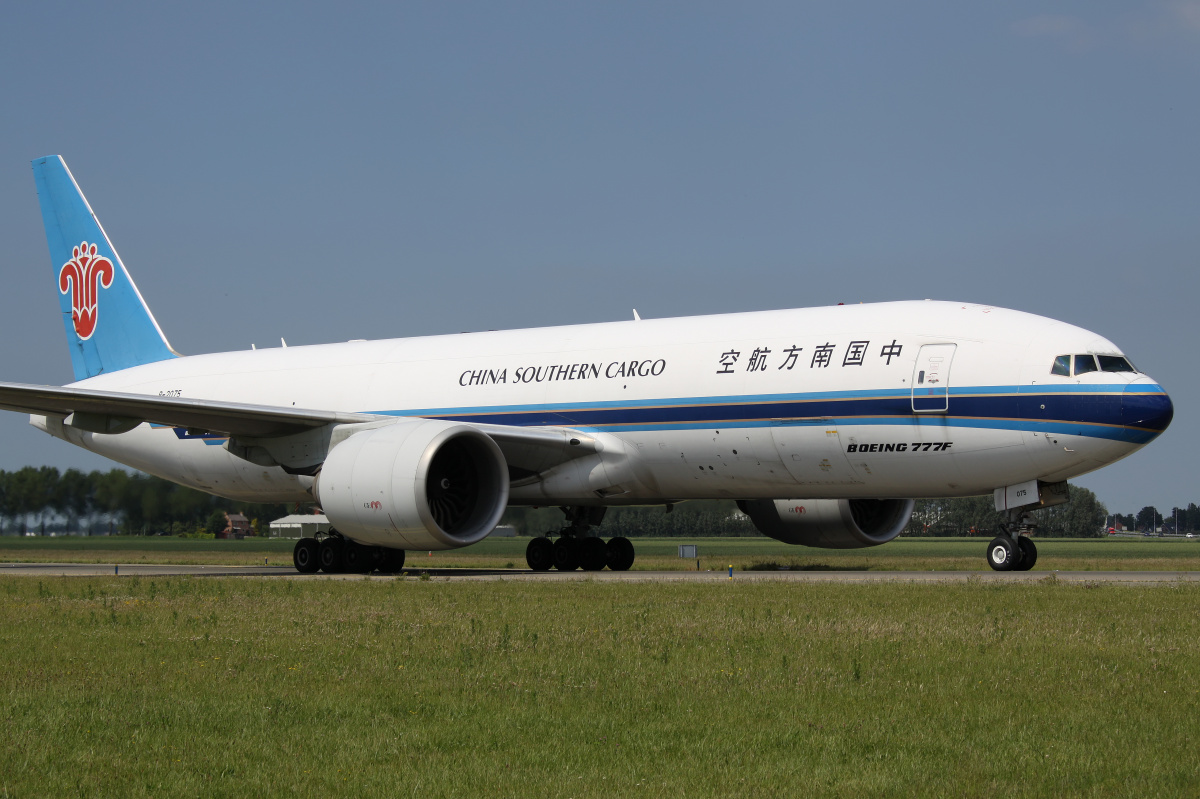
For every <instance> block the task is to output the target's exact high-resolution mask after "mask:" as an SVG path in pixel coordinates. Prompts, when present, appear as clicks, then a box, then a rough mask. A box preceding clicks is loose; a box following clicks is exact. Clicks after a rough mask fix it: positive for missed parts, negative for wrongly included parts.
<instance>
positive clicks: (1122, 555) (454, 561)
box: [0, 536, 1200, 571]
mask: <svg viewBox="0 0 1200 799" xmlns="http://www.w3.org/2000/svg"><path fill="white" fill-rule="evenodd" d="M1035 540H1036V542H1037V546H1038V563H1037V566H1036V568H1035V571H1054V570H1056V569H1058V570H1075V571H1113V570H1123V571H1131V570H1132V571H1200V539H1192V540H1187V539H1167V538H1162V539H1159V538H1146V539H1139V538H1133V539H1130V538H1121V539H1078V538H1060V539H1053V538H1051V539H1043V538H1037V539H1035ZM528 543H529V539H528V538H487V539H484V540H483V541H481V542H480V543H478V544H475V545H474V546H470V547H465V548H463V549H457V550H450V551H445V552H434V553H432V555H431V554H429V553H428V552H409V553H408V565H409V566H412V567H417V568H423V567H428V568H431V569H433V568H457V567H463V568H490V569H496V568H524V567H525V546H526V545H527V544H528ZM680 544H696V545H697V547H699V555H700V568H701V570H712V571H719V570H721V569H725V568H728V566H729V564H731V563H732V564H733V566H734V568H736V569H748V568H752V567H754V566H755V565H762V564H764V563H772V564H778V565H779V566H785V567H790V568H801V569H838V570H843V569H844V570H860V569H869V570H873V571H896V570H904V571H914V570H915V571H930V570H941V571H945V570H966V571H986V570H987V564H986V563H985V562H984V558H983V553H984V548H985V547H986V545H987V540H986V539H983V538H900V539H897V540H895V541H892V542H891V543H888V544H884V545H883V546H880V547H872V548H869V549H843V550H837V549H810V548H807V547H797V546H791V545H789V544H784V543H781V542H779V541H775V540H774V539H771V538H765V537H758V538H638V539H634V545H635V546H636V547H637V553H638V555H637V562H636V563H635V564H634V568H635V569H643V570H646V569H649V570H656V571H658V570H680V569H687V570H694V569H695V568H696V561H695V560H680V558H679V556H678V553H679V549H678V548H679V545H680ZM294 545H295V542H294V541H292V540H287V539H269V538H248V539H246V540H244V541H213V540H198V539H182V538H173V537H166V536H164V537H144V536H112V537H108V536H101V537H94V538H79V537H64V538H41V537H36V536H30V537H15V536H3V537H0V563H2V562H25V563H30V562H74V563H113V562H120V563H189V564H224V565H243V566H250V565H257V564H262V563H263V560H264V558H265V559H266V560H267V562H268V563H269V564H271V565H275V566H286V565H290V564H291V562H292V547H293V546H294Z"/></svg>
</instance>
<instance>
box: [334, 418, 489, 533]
mask: <svg viewBox="0 0 1200 799" xmlns="http://www.w3.org/2000/svg"><path fill="white" fill-rule="evenodd" d="M313 493H314V494H315V495H316V497H317V501H318V502H320V503H321V507H322V508H323V509H324V511H325V515H326V516H327V517H328V518H329V521H330V523H332V525H333V527H334V528H336V529H337V530H338V532H341V533H343V534H344V535H346V536H347V537H349V538H352V539H354V540H355V541H358V542H359V543H363V544H379V545H382V546H389V547H394V548H398V549H454V548H456V547H464V546H467V545H469V544H474V543H476V542H477V541H480V540H482V539H483V538H484V537H486V536H487V535H488V533H490V532H491V531H492V530H493V529H494V528H495V527H496V525H497V524H498V523H499V522H500V516H501V515H502V514H503V513H504V508H505V506H506V505H507V504H508V465H507V464H506V463H505V460H504V455H503V454H502V453H501V452H500V448H499V447H498V446H496V442H494V441H492V439H491V438H489V437H488V436H487V435H485V434H483V433H481V432H479V431H478V430H476V429H475V428H473V427H468V426H467V425H462V424H455V423H453V422H442V421H437V420H424V419H422V420H414V421H405V422H397V423H396V424H392V425H388V426H387V427H379V428H375V429H372V430H364V431H363V432H361V433H355V434H354V435H352V436H350V437H349V438H348V439H346V440H345V441H343V442H342V443H340V444H338V445H337V446H336V447H334V448H333V449H332V450H331V451H330V453H329V455H328V457H326V459H325V463H324V464H323V465H322V466H321V471H320V473H319V474H318V475H317V480H316V482H315V483H314V485H313Z"/></svg>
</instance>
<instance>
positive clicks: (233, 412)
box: [0, 383, 381, 438]
mask: <svg viewBox="0 0 1200 799" xmlns="http://www.w3.org/2000/svg"><path fill="white" fill-rule="evenodd" d="M0 409H3V410H9V411H17V412H19V413H32V414H53V415H56V416H62V417H67V416H70V415H71V414H79V415H82V414H87V415H89V416H92V417H96V418H93V419H92V420H91V421H92V422H93V424H92V425H91V426H90V427H86V428H85V429H94V428H95V427H96V424H95V422H96V421H97V420H98V419H100V418H104V417H107V418H108V419H110V420H112V424H113V427H114V430H113V431H114V432H116V428H118V427H123V428H124V429H129V427H132V426H133V424H132V423H136V422H151V423H153V424H162V425H168V426H171V427H185V428H188V429H190V430H203V431H206V432H211V433H225V434H227V435H233V436H253V437H258V438H265V437H270V436H281V435H289V434H291V433H300V432H303V431H305V430H311V429H313V428H316V427H322V426H324V425H327V424H356V423H361V422H373V421H377V420H379V419H380V418H381V417H379V416H375V415H372V414H364V413H342V412H339V411H319V410H311V409H306V408H284V407H280V406H276V405H249V404H244V403H238V402H223V401H220V400H207V399H188V398H184V397H156V396H152V395H149V394H125V393H122V392H118V391H96V390H94V389H86V388H61V387H58V386H35V385H27V384H23V383H0ZM122 422H126V423H129V424H122ZM80 426H81V427H82V426H83V425H80ZM98 432H103V430H100V431H98Z"/></svg>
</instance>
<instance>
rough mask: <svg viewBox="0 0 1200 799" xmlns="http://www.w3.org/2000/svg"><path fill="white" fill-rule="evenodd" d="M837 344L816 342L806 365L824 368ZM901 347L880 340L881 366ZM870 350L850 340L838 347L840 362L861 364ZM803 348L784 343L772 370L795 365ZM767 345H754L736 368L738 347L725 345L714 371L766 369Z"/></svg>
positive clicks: (868, 345)
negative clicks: (743, 364) (840, 347)
mask: <svg viewBox="0 0 1200 799" xmlns="http://www.w3.org/2000/svg"><path fill="white" fill-rule="evenodd" d="M839 346H840V345H838V344H834V343H833V342H829V341H826V342H825V343H824V344H818V345H816V346H814V347H813V348H812V357H811V358H810V359H809V362H808V368H809V369H828V368H829V367H830V366H831V365H833V364H835V363H836V362H837V359H836V358H834V355H835V354H836V353H837V352H838V351H839ZM903 349H904V345H903V344H897V343H896V339H892V343H891V344H884V345H882V346H881V347H880V349H879V353H878V356H879V357H880V358H883V359H884V365H885V366H891V365H892V359H893V358H899V357H900V353H901V351H902V350H903ZM870 350H871V342H870V341H851V342H850V343H849V344H847V345H846V348H845V349H844V350H841V355H842V358H841V363H842V366H863V365H865V364H866V363H867V358H868V356H869V353H870ZM803 351H804V348H803V347H797V346H796V345H795V344H793V345H792V346H790V347H784V348H783V349H782V350H781V351H780V355H781V356H782V357H781V358H780V359H776V360H779V363H778V365H775V364H774V363H772V364H771V365H773V366H774V370H775V371H779V370H781V369H786V370H788V371H789V372H790V371H792V370H793V369H795V368H796V366H797V365H798V364H799V363H800V353H801V352H803ZM771 354H772V351H771V348H770V347H766V346H762V347H755V348H754V350H753V351H752V352H751V353H750V356H749V357H748V358H747V359H746V361H745V368H744V369H739V368H738V362H739V361H740V359H741V357H742V352H741V350H735V349H728V350H726V351H725V352H722V353H721V354H720V356H719V357H718V358H717V366H718V367H720V368H718V369H717V374H719V375H731V374H735V373H736V372H739V371H746V372H765V371H767V366H768V360H769V359H770V358H771Z"/></svg>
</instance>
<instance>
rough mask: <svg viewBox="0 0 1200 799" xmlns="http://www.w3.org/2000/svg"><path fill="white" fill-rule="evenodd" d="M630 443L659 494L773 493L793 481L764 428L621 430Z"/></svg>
mask: <svg viewBox="0 0 1200 799" xmlns="http://www.w3.org/2000/svg"><path fill="white" fill-rule="evenodd" d="M622 435H623V437H626V438H627V440H630V441H631V442H632V446H633V448H635V449H636V452H637V457H638V458H639V460H640V461H641V464H640V467H641V469H644V470H645V471H647V472H648V473H649V474H650V478H649V479H648V480H646V481H645V482H647V483H650V482H652V483H653V484H654V485H656V486H657V489H658V490H657V493H658V494H659V495H660V496H669V497H681V498H683V497H686V498H700V497H726V498H732V499H742V498H747V497H764V496H775V495H776V493H778V492H781V491H786V490H788V489H789V487H790V486H792V485H794V481H793V480H792V479H791V476H790V475H789V474H788V472H787V471H786V470H785V469H784V468H783V464H782V463H781V462H780V460H779V456H778V454H777V453H776V452H775V447H774V444H773V442H772V441H771V437H770V433H769V432H768V431H767V429H766V428H761V427H749V428H721V429H718V428H715V427H714V428H711V429H708V428H706V429H702V430H650V431H644V432H639V433H636V434H622Z"/></svg>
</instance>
